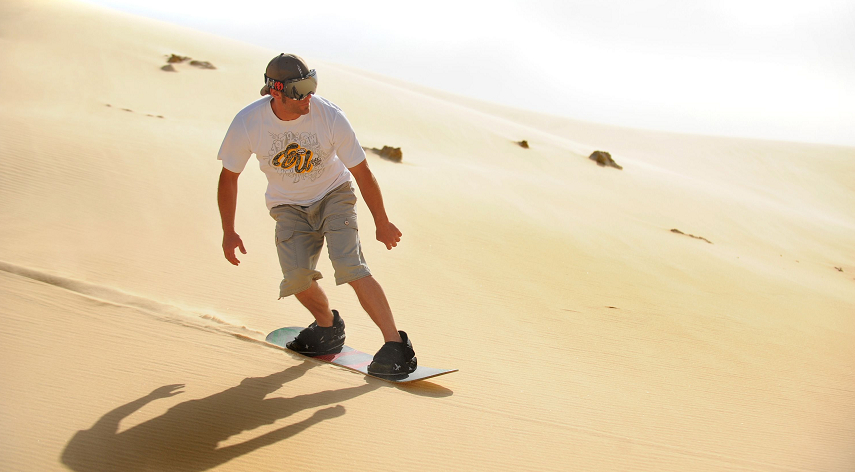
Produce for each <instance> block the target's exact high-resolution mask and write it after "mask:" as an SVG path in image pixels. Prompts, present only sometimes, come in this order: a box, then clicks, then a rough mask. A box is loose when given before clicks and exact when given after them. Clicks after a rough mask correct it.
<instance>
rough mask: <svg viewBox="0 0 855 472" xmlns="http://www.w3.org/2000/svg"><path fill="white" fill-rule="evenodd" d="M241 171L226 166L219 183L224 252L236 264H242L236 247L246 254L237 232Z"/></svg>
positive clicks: (218, 192)
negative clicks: (236, 171)
mask: <svg viewBox="0 0 855 472" xmlns="http://www.w3.org/2000/svg"><path fill="white" fill-rule="evenodd" d="M238 177H240V174H239V173H235V172H232V171H230V170H228V169H226V168H225V167H224V168H223V171H222V172H220V182H219V184H218V185H217V204H219V206H220V220H222V222H223V254H224V255H225V256H226V259H227V260H228V261H229V262H231V263H232V264H234V265H238V264H240V261H239V260H238V258H237V257H235V248H240V252H241V253H243V254H246V249H244V247H243V241H241V239H240V236H238V234H237V233H236V232H235V211H236V209H237V192H238V183H237V182H238Z"/></svg>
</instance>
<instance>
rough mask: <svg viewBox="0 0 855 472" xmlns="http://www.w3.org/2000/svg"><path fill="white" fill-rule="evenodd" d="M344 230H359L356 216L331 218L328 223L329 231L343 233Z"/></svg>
mask: <svg viewBox="0 0 855 472" xmlns="http://www.w3.org/2000/svg"><path fill="white" fill-rule="evenodd" d="M343 229H355V230H358V229H359V226H358V225H357V223H356V215H339V216H332V217H330V219H329V221H328V222H327V231H341V230H343Z"/></svg>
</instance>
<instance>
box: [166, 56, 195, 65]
mask: <svg viewBox="0 0 855 472" xmlns="http://www.w3.org/2000/svg"><path fill="white" fill-rule="evenodd" d="M188 59H190V58H189V57H186V56H179V55H177V54H170V55H169V56H167V58H166V62H168V63H169V64H178V63H180V62H184V61H186V60H188Z"/></svg>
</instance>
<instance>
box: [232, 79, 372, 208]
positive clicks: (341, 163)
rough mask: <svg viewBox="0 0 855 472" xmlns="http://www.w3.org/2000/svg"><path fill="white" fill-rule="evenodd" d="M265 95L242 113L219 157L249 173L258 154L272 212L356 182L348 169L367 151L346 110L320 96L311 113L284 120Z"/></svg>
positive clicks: (235, 167)
mask: <svg viewBox="0 0 855 472" xmlns="http://www.w3.org/2000/svg"><path fill="white" fill-rule="evenodd" d="M271 99H272V97H271V96H269V95H265V96H263V97H261V98H260V99H258V100H256V101H254V102H252V103H250V104H249V105H247V106H246V107H245V108H244V109H243V110H241V111H240V112H239V113H238V114H237V115H236V116H235V119H234V120H233V121H232V124H231V126H229V130H228V132H226V137H225V138H224V139H223V144H222V145H221V146H220V152H219V154H218V155H217V159H219V160H221V161H223V167H225V168H226V169H228V170H230V171H232V172H237V173H240V172H243V169H244V168H245V167H246V163H247V162H248V161H249V158H250V156H251V155H252V154H255V157H257V158H258V164H259V167H260V168H261V171H262V172H264V174H265V175H266V176H267V193H265V195H264V196H265V199H266V201H267V208H268V209H271V208H273V207H275V206H277V205H284V204H289V205H309V204H311V203H314V202H316V201H318V200H320V199H321V198H323V197H324V196H325V195H326V194H327V193H329V192H330V191H331V190H333V189H334V188H336V187H338V186H339V185H341V184H343V183H345V182H347V181H349V180H350V171H348V170H347V168H348V167H354V166H356V165H357V164H359V163H361V162H362V161H364V160H365V151H363V150H362V147H361V146H360V145H359V141H358V140H357V139H356V133H354V132H353V128H352V127H351V126H350V122H348V121H347V118H345V116H344V112H342V111H341V109H340V108H339V107H337V106H336V105H335V104H333V103H332V102H330V101H329V100H326V99H325V98H323V97H319V96H317V95H314V96H312V99H311V102H310V107H309V109H310V111H309V114H308V115H303V116H301V117H299V118H297V119H296V120H292V121H282V120H280V119H279V118H277V117H276V115H275V114H274V113H273V109H272V108H271V106H270V100H271Z"/></svg>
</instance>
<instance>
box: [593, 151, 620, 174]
mask: <svg viewBox="0 0 855 472" xmlns="http://www.w3.org/2000/svg"><path fill="white" fill-rule="evenodd" d="M588 159H591V160H592V161H596V163H597V165H598V166H600V167H614V168H615V169H618V170H623V167H621V166H619V165H618V164H617V162H615V161H614V159H612V155H611V154H609V153H607V152H606V151H594V152H592V153H591V155H590V156H588Z"/></svg>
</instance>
